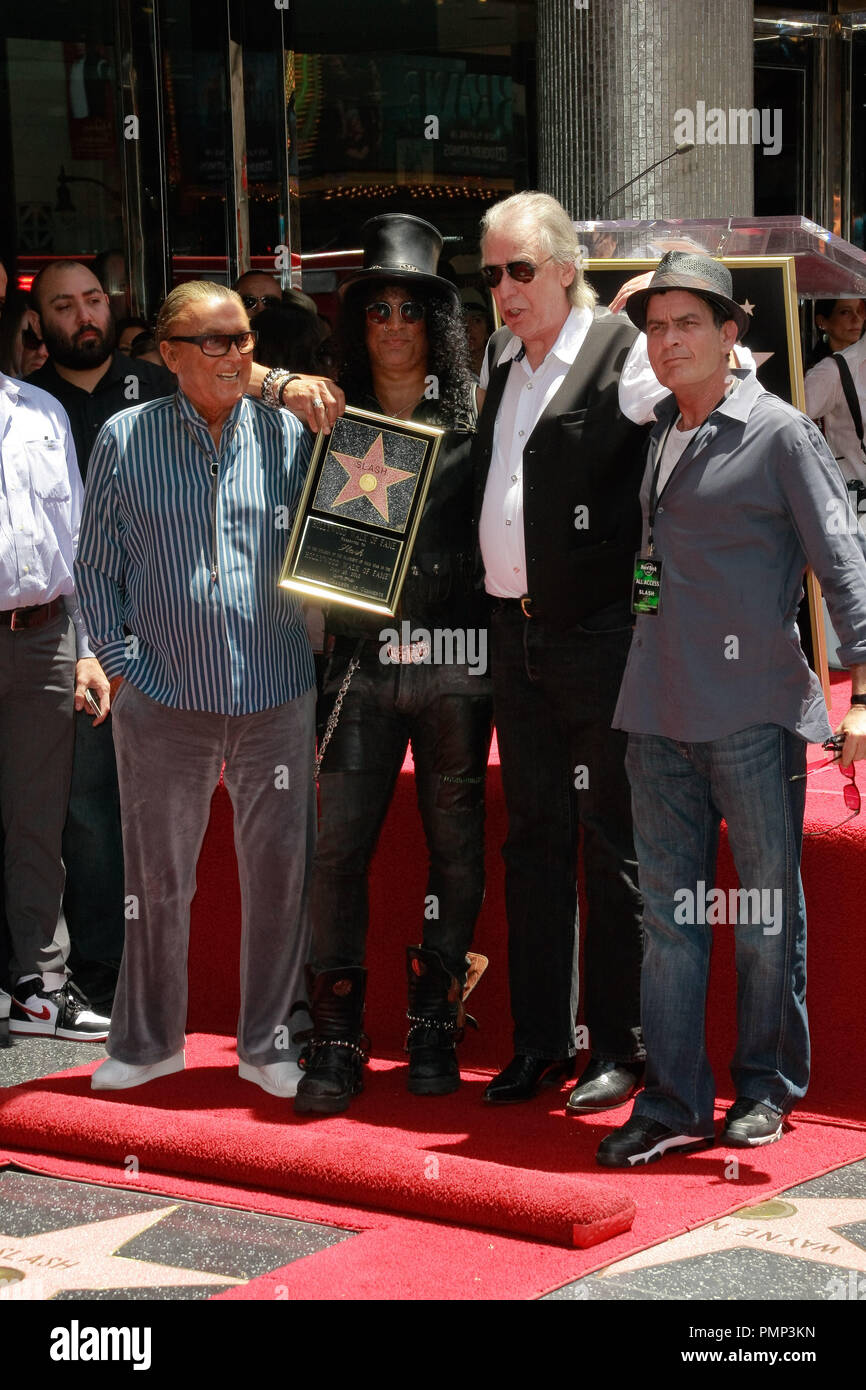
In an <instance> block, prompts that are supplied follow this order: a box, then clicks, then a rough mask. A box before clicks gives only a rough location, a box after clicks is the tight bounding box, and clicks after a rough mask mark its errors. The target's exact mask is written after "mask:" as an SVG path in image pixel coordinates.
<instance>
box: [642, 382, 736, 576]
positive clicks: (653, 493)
mask: <svg viewBox="0 0 866 1390" xmlns="http://www.w3.org/2000/svg"><path fill="white" fill-rule="evenodd" d="M739 384H740V383H739V380H738V381H737V385H738V386H739ZM732 389H733V388H729V389H728V390H727V391H725V393H724V395H723V396H720V397H719V399H718V400H717V401H716V403H715V405H714V406H713V408H712V410H711V411H710V415H714V414H715V412H716V411H717V410H718V408H719V406H720V405H724V403H725V401H726V400H727V398H728V396H729V395H730V394H731V390H732ZM710 415H707V416H706V418H705V419H703V420H702V421H701V423H700V424H699V425H698V427H697V429H696V430H695V432H694V434H693V435H692V437H691V439H690V440H689V443H688V444H687V445H686V449H688V447H689V445H690V444H694V442H695V440H696V439H697V437H698V435H699V434H700V432H701V430H702V429H703V427H704V425H705V424H706V423H707V420H709V418H710ZM681 418H682V413H681V412H680V413H678V414H677V415H675V416H674V418H673V420H672V421H671V423H670V424H669V425H668V427H667V429H666V430H665V432H664V435H663V436H662V439H661V442H660V443H659V447H658V452H657V453H656V461H655V467H654V468H653V476H652V482H651V484H650V495H649V513H648V515H647V553H648V554H650V555H652V553H653V528H654V526H655V522H656V512H657V511H658V507H659V498H660V493H659V490H658V486H659V474H660V473H661V467H662V458H663V457H664V452H665V445H666V444H667V442H668V435H669V434H670V432H671V430H672V429H673V427H674V425H675V424H676V423H677V420H679V419H681ZM686 449H683V454H684V453H685V452H686ZM683 454H680V457H679V458H678V459H677V462H676V463H675V464H674V467H673V468H672V469H671V475H672V474H673V472H674V469H676V467H677V464H679V462H680V459H681V458H682V456H683ZM669 482H670V477H668V480H667V482H666V483H665V487H667V485H668V483H669ZM664 490H665V489H664V488H662V492H664Z"/></svg>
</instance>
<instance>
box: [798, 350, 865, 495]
mask: <svg viewBox="0 0 866 1390" xmlns="http://www.w3.org/2000/svg"><path fill="white" fill-rule="evenodd" d="M841 356H842V357H844V358H845V361H846V362H847V363H848V367H849V369H850V372H851V375H852V377H853V378H854V388H855V390H856V392H857V399H858V401H859V402H860V414H861V415H862V417H863V423H864V427H866V336H864V337H862V338H861V339H860V341H859V342H857V343H852V345H851V347H847V348H845V349H844V351H843V352H842V353H841ZM803 384H804V386H805V388H806V413H807V415H811V417H812V419H813V420H822V419H823V421H824V434H825V436H826V439H827V443H828V444H829V446H830V451H831V453H832V454H833V455H834V457H835V459H836V462H837V463H838V465H839V467H840V468H841V469H842V472H843V474H844V476H845V478H846V479H847V480H848V481H851V480H853V479H859V480H860V482H863V483H866V458H864V456H863V451H862V450H861V448H860V440H859V439H858V438H857V431H856V430H855V428H854V421H853V419H852V417H851V411H850V410H849V408H848V402H847V401H846V399H845V392H844V391H843V390H842V378H841V377H840V375H839V364H838V363H837V362H834V361H833V358H832V357H825V358H824V359H823V360H822V361H821V362H818V363H816V365H815V366H814V367H813V368H812V370H811V371H809V372H807V373H806V379H805V381H804V383H803Z"/></svg>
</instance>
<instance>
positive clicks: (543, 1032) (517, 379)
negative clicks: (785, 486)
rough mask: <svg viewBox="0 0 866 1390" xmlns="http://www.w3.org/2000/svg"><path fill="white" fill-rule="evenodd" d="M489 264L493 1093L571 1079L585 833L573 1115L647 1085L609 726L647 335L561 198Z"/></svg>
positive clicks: (485, 236) (634, 930)
mask: <svg viewBox="0 0 866 1390" xmlns="http://www.w3.org/2000/svg"><path fill="white" fill-rule="evenodd" d="M481 252H482V275H483V277H484V279H485V281H486V283H487V284H488V286H489V287H490V288H491V290H492V292H493V297H494V299H495V301H496V304H497V307H498V309H499V313H500V315H501V317H502V320H503V323H504V327H503V328H501V329H500V330H499V331H498V332H497V333H495V334H494V335H493V337H492V338H491V340H490V343H489V345H488V349H487V354H486V358H485V363H484V367H483V369H482V373H481V388H482V391H481V393H480V400H481V401H482V402H483V405H482V409H481V415H480V419H479V425H478V435H477V439H476V450H475V466H476V520H477V523H478V528H479V530H478V536H479V545H480V557H481V561H482V563H483V569H484V584H485V588H486V590H487V593H488V595H489V596H490V601H491V623H490V634H491V649H492V663H491V664H492V675H493V692H494V707H495V718H496V726H497V731H498V738H499V751H500V756H501V760H502V777H503V783H504V788H505V798H506V804H507V807H508V818H509V828H508V838H507V840H506V843H505V847H504V851H503V852H504V857H505V865H506V905H507V911H508V929H509V937H508V943H509V979H510V989H511V1009H512V1015H513V1018H514V1053H515V1055H514V1058H513V1060H512V1061H511V1062H510V1063H509V1064H508V1066H506V1067H505V1069H504V1070H503V1071H502V1072H501V1073H500V1074H499V1075H498V1076H497V1077H495V1078H494V1080H493V1081H492V1082H491V1083H490V1085H489V1086H488V1088H487V1091H486V1093H485V1100H486V1101H487V1102H488V1103H491V1104H507V1103H511V1102H516V1101H523V1100H528V1099H529V1098H530V1097H531V1096H533V1095H534V1094H535V1092H536V1091H537V1089H538V1088H539V1086H541V1085H544V1084H550V1083H551V1082H556V1081H561V1079H562V1078H563V1077H564V1076H566V1075H571V1074H573V1070H574V1062H573V1060H572V1059H573V1058H574V1057H575V1054H576V1052H577V1051H578V1040H577V1035H576V1030H575V1018H576V1014H577V1004H578V975H577V959H578V933H577V930H576V921H577V882H576V872H577V852H578V840H579V837H580V832H581V830H582V832H583V835H582V838H583V863H584V872H585V879H584V881H585V887H586V898H587V905H588V913H587V922H586V934H585V963H586V983H585V989H584V1008H585V1016H586V1021H587V1024H588V1026H589V1032H590V1037H591V1048H592V1053H591V1057H590V1058H589V1060H588V1064H587V1065H586V1066H585V1068H584V1070H583V1073H582V1076H581V1079H580V1083H579V1084H578V1086H577V1087H576V1088H575V1089H574V1090H573V1091H572V1094H571V1096H570V1097H569V1102H568V1107H569V1111H570V1112H571V1113H576V1114H588V1113H592V1112H596V1111H602V1110H607V1109H610V1108H612V1107H613V1106H616V1105H622V1104H624V1103H625V1101H626V1100H628V1098H629V1097H630V1096H632V1095H633V1094H634V1092H635V1090H636V1089H637V1088H638V1086H639V1085H640V1080H641V1077H642V1074H643V1058H644V1050H643V1043H642V1039H641V1032H640V963H641V901H640V895H639V892H638V887H637V865H636V863H635V853H634V845H633V839H632V828H631V813H630V805H629V789H628V783H627V780H626V776H625V770H624V756H625V746H626V741H625V738H624V736H623V735H622V734H620V733H618V732H612V731H611V728H610V724H611V717H612V715H613V710H614V706H615V704H616V696H617V691H618V689H619V684H620V680H621V679H622V673H623V669H624V667H625V661H626V656H627V654H628V647H629V641H630V639H631V633H632V617H631V613H630V607H629V598H630V582H631V571H632V561H633V557H634V553H635V551H636V550H637V548H638V545H639V541H640V507H639V503H638V489H639V485H640V478H641V472H642V464H641V460H642V457H643V432H642V430H641V429H639V428H638V426H637V424H635V423H634V421H640V420H642V419H644V418H645V417H646V408H645V402H644V401H641V402H640V406H639V408H635V407H633V405H632V403H631V402H629V401H627V400H626V399H624V396H623V392H622V391H621V389H620V378H621V376H622V373H623V368H624V366H625V364H626V360H627V359H628V357H629V355H630V354H631V353H632V352H633V349H635V342H636V339H637V336H638V335H637V333H636V331H635V329H634V328H633V327H632V325H631V324H630V323H628V322H627V321H626V320H624V319H622V318H619V317H616V316H614V315H612V314H610V313H609V312H608V311H607V310H605V309H598V308H596V307H595V294H594V292H593V290H592V289H591V288H590V286H589V285H587V284H586V282H585V281H584V279H583V276H582V273H581V268H580V257H579V251H578V244H577V236H576V234H575V231H574V228H573V226H572V223H571V220H570V218H569V216H568V214H567V212H566V211H565V209H564V208H563V207H561V206H560V204H559V203H557V201H556V200H555V199H554V198H551V197H549V196H548V195H547V194H543V193H518V194H516V195H515V196H514V197H511V198H507V199H506V200H505V201H504V202H502V203H498V204H496V205H495V206H494V207H492V208H491V209H490V210H489V211H488V213H487V215H486V216H485V218H484V221H483V223H482V228H481ZM636 352H637V350H635V355H636Z"/></svg>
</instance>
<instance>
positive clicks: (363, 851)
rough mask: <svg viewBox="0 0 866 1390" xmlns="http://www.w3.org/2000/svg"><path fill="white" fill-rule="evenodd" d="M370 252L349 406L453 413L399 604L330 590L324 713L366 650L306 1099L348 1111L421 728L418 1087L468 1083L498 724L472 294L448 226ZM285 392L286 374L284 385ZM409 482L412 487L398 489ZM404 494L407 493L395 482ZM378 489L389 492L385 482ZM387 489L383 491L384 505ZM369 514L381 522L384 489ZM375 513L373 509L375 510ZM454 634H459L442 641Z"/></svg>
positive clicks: (396, 224) (313, 986) (331, 837)
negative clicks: (469, 320) (370, 972)
mask: <svg viewBox="0 0 866 1390" xmlns="http://www.w3.org/2000/svg"><path fill="white" fill-rule="evenodd" d="M362 239H363V245H364V264H363V268H362V269H360V270H358V271H356V272H355V273H354V274H353V275H352V276H350V277H349V278H348V279H347V280H346V281H345V282H344V283H343V285H342V287H341V296H342V307H341V315H340V338H341V342H342V345H343V369H342V374H341V377H340V385H341V387H342V389H343V390H344V391H345V394H346V399H347V400H348V402H349V404H350V405H353V406H357V407H360V408H361V409H364V410H370V411H374V412H376V413H379V414H384V415H388V416H392V417H394V418H396V419H401V420H413V421H417V422H418V423H420V424H427V425H435V426H438V427H440V428H442V429H444V430H445V435H444V438H443V439H442V441H441V446H440V450H439V454H438V456H437V460H436V465H435V468H434V472H433V477H432V479H431V482H430V489H429V491H428V494H427V498H426V500H425V504H424V510H423V512H422V515H421V520H420V523H419V528H418V533H417V536H416V539H415V545H414V548H413V551H412V556H411V561H410V566H409V572H408V575H407V577H406V582H405V584H404V587H403V591H402V594H401V599H400V607H399V610H398V612H397V615H396V617H395V618H393V619H392V618H387V619H385V620H384V622H383V620H382V618H381V617H376V616H375V615H364V614H363V613H360V612H358V611H357V610H355V609H346V608H342V609H341V608H340V607H339V606H338V605H335V606H332V608H331V610H330V612H329V614H328V619H327V627H328V631H329V633H330V634H331V635H332V636H333V638H334V648H333V654H332V657H331V660H330V664H329V667H328V670H327V672H326V675H325V681H324V693H323V700H322V708H321V712H320V720H319V723H320V727H321V726H322V725H323V724H324V722H325V716H326V715H327V714H328V713H330V711H331V710H332V708H333V706H334V702H335V699H336V697H337V694H338V692H339V690H340V688H341V686H342V685H343V683H344V680H345V678H346V676H347V672H348V671H349V669H350V663H351V661H352V658H353V657H354V658H355V659H356V660H357V662H358V663H359V664H358V666H357V669H356V670H354V671H353V673H352V675H351V681H350V684H349V686H348V689H347V691H346V693H345V695H344V698H343V702H342V707H341V710H340V714H339V719H338V722H337V724H336V727H335V729H334V732H333V736H332V738H331V740H330V742H329V744H328V747H327V751H326V752H325V755H324V759H323V762H322V768H321V777H320V799H321V816H320V824H319V838H318V846H317V850H316V856H315V861H314V865H313V879H312V889H311V916H312V933H313V940H312V955H311V967H310V975H309V996H310V1006H311V1012H312V1017H313V1032H312V1037H311V1040H310V1044H309V1048H308V1051H307V1055H306V1058H305V1062H306V1066H305V1072H304V1076H303V1078H302V1080H301V1082H300V1084H299V1086H298V1093H297V1097H296V1101H295V1109H296V1110H298V1111H301V1112H304V1113H309V1112H314V1113H324V1114H334V1113H338V1112H340V1111H343V1110H345V1109H346V1108H347V1107H348V1105H349V1104H350V1102H351V1100H352V1098H353V1097H354V1096H355V1095H357V1094H358V1092H359V1091H360V1090H361V1088H362V1085H363V1071H362V1063H363V1060H364V1058H365V1050H366V1044H365V1040H364V1035H363V1031H362V1015H363V1008H364V994H365V988H366V970H365V968H364V961H365V946H366V935H367V927H368V902H367V874H368V870H369V865H370V860H371V858H372V856H373V851H374V849H375V847H376V842H377V839H378V837H379V833H380V830H381V827H382V824H383V822H384V819H385V815H386V813H387V810H388V806H389V804H390V801H391V797H392V795H393V792H394V788H395V786H396V783H397V778H398V776H399V774H400V769H401V767H402V765H403V759H404V756H405V753H406V748H407V745H408V743H409V742H410V740H411V744H412V752H413V758H414V766H415V789H416V793H417V797H418V805H419V809H420V811H421V817H422V821H423V824H424V832H425V836H426V841H427V850H428V855H429V867H428V876H427V882H426V886H425V896H424V897H423V898H422V895H421V893H420V892H419V893H418V899H417V907H416V910H415V911H414V913H413V914H412V916H413V920H414V922H415V926H414V927H412V928H411V930H412V932H413V942H414V943H417V944H412V945H410V946H408V948H407V956H406V967H407V985H408V1004H409V1007H408V1015H409V1025H410V1026H409V1034H408V1040H407V1050H408V1053H409V1066H408V1072H407V1078H406V1079H407V1085H408V1088H409V1090H410V1091H412V1092H413V1093H414V1094H416V1095H445V1094H447V1093H449V1092H451V1091H454V1090H456V1088H457V1087H458V1086H459V1085H460V1070H459V1065H458V1061H457V1054H456V1046H457V1044H458V1043H459V1041H460V1039H461V1037H462V1031H463V1019H464V1014H463V1002H462V1000H463V996H464V995H465V993H466V992H467V988H466V987H467V975H468V973H469V969H470V965H471V966H472V967H473V969H472V974H471V976H470V980H469V983H470V984H471V983H472V982H474V979H475V978H477V961H475V960H473V961H471V962H470V960H469V959H468V958H467V952H468V950H469V947H470V945H471V943H472V934H473V931H474V927H475V920H476V917H477V915H478V912H479V910H480V908H481V903H482V900H483V897H484V780H485V774H486V769H487V754H488V747H489V743H490V729H491V714H492V711H491V698H490V680H489V676H488V674H487V660H486V657H487V646H486V637H487V633H486V629H485V628H484V627H483V626H482V625H480V624H479V618H481V623H482V624H483V615H482V614H479V613H478V612H477V611H476V608H477V600H476V597H475V592H474V585H473V559H474V542H473V534H472V469H471V464H470V448H471V444H472V436H473V432H474V428H475V399H474V397H475V381H474V378H473V376H472V373H471V371H470V369H469V362H468V354H467V347H466V339H465V333H464V326H463V322H462V315H461V310H460V300H459V297H458V294H457V291H456V289H455V287H454V285H453V284H452V282H451V281H450V280H447V279H445V277H444V276H441V275H439V273H438V264H439V255H440V252H441V249H442V237H441V236H440V234H439V232H438V231H437V230H436V228H435V227H434V226H432V225H431V224H430V223H429V222H425V221H423V220H422V219H421V218H418V217H413V216H410V215H408V214H404V213H385V214H383V215H381V216H379V217H375V218H372V219H371V220H370V221H369V222H367V223H366V224H365V225H364V227H363V229H362ZM272 389H274V390H276V391H277V392H279V390H280V389H282V388H281V384H280V381H279V379H277V380H275V381H274V384H273V388H272ZM395 491H396V489H395ZM391 495H392V497H393V496H394V492H392V494H391ZM373 496H374V497H375V494H373ZM379 505H381V504H379ZM367 506H368V516H367V518H366V519H368V520H370V521H373V522H375V521H376V520H377V512H376V511H375V510H374V502H369V501H368V504H367ZM361 519H363V518H361ZM439 634H443V635H444V637H445V639H446V640H437V636H438V635H439Z"/></svg>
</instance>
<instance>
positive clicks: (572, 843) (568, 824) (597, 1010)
mask: <svg viewBox="0 0 866 1390" xmlns="http://www.w3.org/2000/svg"><path fill="white" fill-rule="evenodd" d="M490 631H491V647H492V670H493V696H494V708H495V717H496V730H497V737H498V740H499V753H500V758H501V761H502V780H503V784H504V787H505V800H506V805H507V808H508V837H507V839H506V842H505V846H504V848H503V856H504V858H505V870H506V874H505V891H506V905H507V911H508V966H509V981H510V987H511V1012H512V1016H513V1019H514V1050H515V1052H518V1053H525V1054H527V1055H529V1056H534V1057H556V1058H558V1057H566V1056H571V1055H572V1054H573V1053H574V1052H575V1050H576V1039H575V1026H574V1024H575V1017H576V1014H577V1003H578V920H577V919H578V911H577V880H576V874H577V852H578V837H579V831H580V829H581V828H582V830H583V865H584V874H585V884H586V896H587V902H588V909H589V910H588V914H587V922H586V934H585V942H584V962H585V970H586V982H585V989H584V1012H585V1016H586V1021H587V1024H588V1027H589V1031H590V1038H591V1044H592V1051H593V1054H594V1055H595V1056H597V1057H612V1058H615V1059H617V1060H619V1061H631V1060H637V1059H639V1058H642V1057H643V1055H644V1050H643V1044H642V1041H641V1033H640V967H641V950H642V938H641V898H640V893H639V891H638V887H637V863H636V860H635V851H634V840H633V836H632V826H631V801H630V794H629V786H628V781H627V778H626V774H625V765H624V760H625V750H626V742H627V740H626V735H625V734H623V733H620V732H618V731H616V730H612V729H611V727H610V722H611V719H612V717H613V711H614V707H615V704H616V698H617V693H618V691H619V686H620V681H621V680H622V674H623V670H624V667H625V661H626V656H627V655H628V649H629V643H630V641H631V618H630V616H629V613H628V610H627V608H626V607H625V606H622V607H621V606H620V605H617V606H616V608H615V609H607V610H605V611H604V612H603V613H600V614H597V615H596V614H594V615H592V616H591V617H589V618H587V619H586V620H585V621H584V623H583V624H581V625H579V626H575V627H573V628H570V629H568V630H558V629H556V628H555V627H554V626H552V625H549V624H547V623H545V622H544V620H543V619H538V618H530V619H527V618H524V617H523V615H522V613H521V612H520V610H519V609H518V608H517V606H516V605H514V606H511V605H509V606H506V607H503V608H500V609H499V610H497V611H495V612H494V614H493V616H492V620H491V628H490Z"/></svg>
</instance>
